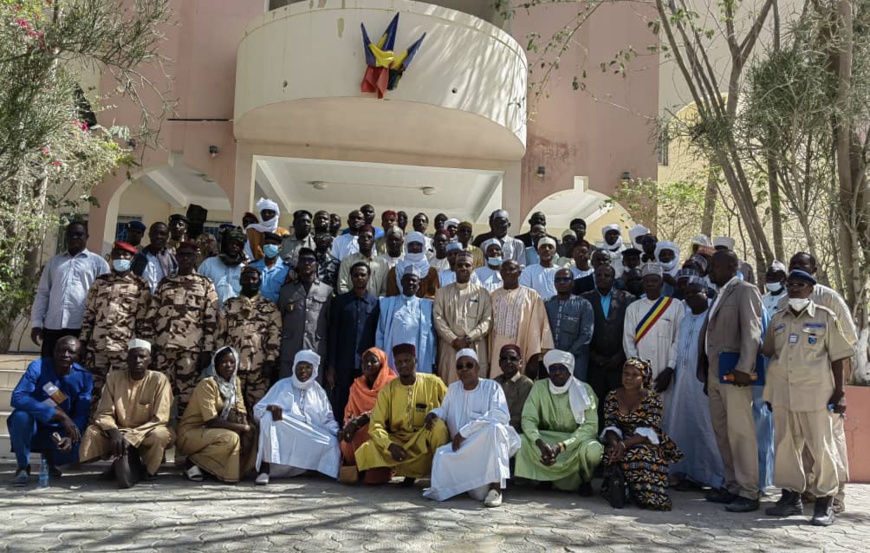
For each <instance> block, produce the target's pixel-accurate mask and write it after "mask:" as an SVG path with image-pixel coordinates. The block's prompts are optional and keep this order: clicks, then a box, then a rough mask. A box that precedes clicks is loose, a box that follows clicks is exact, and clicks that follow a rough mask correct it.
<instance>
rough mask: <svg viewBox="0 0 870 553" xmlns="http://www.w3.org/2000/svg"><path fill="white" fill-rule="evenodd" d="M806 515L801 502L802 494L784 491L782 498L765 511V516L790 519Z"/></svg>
mask: <svg viewBox="0 0 870 553" xmlns="http://www.w3.org/2000/svg"><path fill="white" fill-rule="evenodd" d="M803 513H804V504H803V501H801V494H799V493H797V492H793V491H791V490H785V489H784V490H782V497H781V498H779V501H777V502H776V505H774V506H773V507H768V508H767V509H765V511H764V514H766V515H770V516H773V517H790V516H792V515H802V514H803Z"/></svg>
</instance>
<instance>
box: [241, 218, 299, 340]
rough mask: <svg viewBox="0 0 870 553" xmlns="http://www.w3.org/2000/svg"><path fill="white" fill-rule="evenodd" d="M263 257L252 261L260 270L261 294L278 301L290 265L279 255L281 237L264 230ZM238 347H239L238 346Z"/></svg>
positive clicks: (252, 264)
mask: <svg viewBox="0 0 870 553" xmlns="http://www.w3.org/2000/svg"><path fill="white" fill-rule="evenodd" d="M263 240H265V243H264V244H263V255H264V257H263V259H260V260H258V261H254V262H253V263H251V265H250V266H251V267H253V268H255V269H257V270H258V271H260V295H262V296H263V297H264V298H266V299H267V300H270V301H273V302H275V303H278V296H280V295H281V286H283V285H284V281H285V280H287V273H289V272H290V266H289V265H288V264H286V263H284V260H283V259H281V256H280V255H278V252H279V251H280V245H281V240H282V239H281V237H280V236H278V235H277V234H274V233H272V232H264V233H263ZM237 349H238V348H237Z"/></svg>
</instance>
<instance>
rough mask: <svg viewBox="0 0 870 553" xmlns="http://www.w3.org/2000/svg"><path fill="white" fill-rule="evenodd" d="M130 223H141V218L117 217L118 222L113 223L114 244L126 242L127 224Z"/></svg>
mask: <svg viewBox="0 0 870 553" xmlns="http://www.w3.org/2000/svg"><path fill="white" fill-rule="evenodd" d="M131 221H142V217H134V216H127V215H119V216H118V222H117V223H115V241H116V242H126V241H127V223H129V222H131Z"/></svg>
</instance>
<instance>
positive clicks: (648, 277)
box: [622, 263, 685, 428]
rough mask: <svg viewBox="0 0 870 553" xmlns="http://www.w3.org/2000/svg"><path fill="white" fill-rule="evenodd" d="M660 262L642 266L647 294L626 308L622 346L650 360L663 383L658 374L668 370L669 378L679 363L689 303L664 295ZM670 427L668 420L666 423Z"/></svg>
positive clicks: (665, 396)
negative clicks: (680, 346) (680, 337)
mask: <svg viewBox="0 0 870 553" xmlns="http://www.w3.org/2000/svg"><path fill="white" fill-rule="evenodd" d="M663 273H664V271H663V270H662V268H661V266H660V265H659V264H658V263H647V264H646V265H644V266H643V269H641V274H642V275H643V291H644V293H645V296H644V297H642V298H640V299H639V300H637V301H635V302H634V303H632V304H630V305H629V306H628V308H627V309H626V311H625V323H624V333H623V337H622V346H623V349H624V350H625V356H626V357H628V358H629V359H631V358H632V357H639V358H641V359H645V360H649V362H650V364H651V366H652V377H653V380H655V381H656V386H657V387H658V385H659V380H658V377H659V375H660V374H662V372H668V373H669V375H668V381H670V375H672V374H673V371H674V367H676V366H677V343H678V338H679V333H680V321H682V320H683V316H684V315H685V305H684V304H683V302H682V301H680V300H675V299H673V298H671V297H667V296H663V295H662V286H663V284H664V281H663V280H662V274H663ZM668 395H670V394H669V392H665V393H663V394H662V403H663V404H664V405H665V412H667V403H668ZM662 426H663V427H665V428H667V421H664V422H663V423H662Z"/></svg>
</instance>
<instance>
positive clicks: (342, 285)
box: [336, 253, 390, 298]
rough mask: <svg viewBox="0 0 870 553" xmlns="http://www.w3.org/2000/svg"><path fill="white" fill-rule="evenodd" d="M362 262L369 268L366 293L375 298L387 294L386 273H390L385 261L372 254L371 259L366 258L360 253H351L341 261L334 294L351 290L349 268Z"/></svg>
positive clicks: (351, 282)
mask: <svg viewBox="0 0 870 553" xmlns="http://www.w3.org/2000/svg"><path fill="white" fill-rule="evenodd" d="M360 261H362V262H363V263H365V264H366V265H368V267H369V273H370V274H369V286H368V291H369V292H371V294H372V295H373V296H375V297H376V298H379V297H382V296H384V295H386V293H387V273H389V272H390V267H389V265H387V263H386V261H384V260H383V259H381V258H380V257H378V256H376V255H374V253H372V257H371V258H368V257H366V256H364V255H363V254H361V253H352V254H350V255H349V256H347V257H345V258H344V259H342V260H341V266H340V267H339V269H338V291H337V292H336V294H344V293H345V292H350V291H351V290H352V289H353V281H352V280H351V278H350V268H351V267H353V266H354V265H356V264H357V263H359V262H360Z"/></svg>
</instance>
